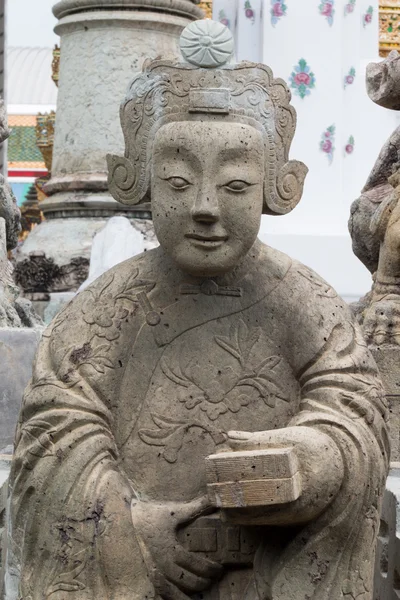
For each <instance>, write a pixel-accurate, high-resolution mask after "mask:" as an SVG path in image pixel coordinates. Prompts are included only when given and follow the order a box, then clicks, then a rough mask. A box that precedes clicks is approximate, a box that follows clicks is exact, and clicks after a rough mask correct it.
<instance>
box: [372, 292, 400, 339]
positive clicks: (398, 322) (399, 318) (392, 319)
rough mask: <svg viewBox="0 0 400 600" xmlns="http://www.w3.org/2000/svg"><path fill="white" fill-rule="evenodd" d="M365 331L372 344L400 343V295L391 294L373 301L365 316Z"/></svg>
mask: <svg viewBox="0 0 400 600" xmlns="http://www.w3.org/2000/svg"><path fill="white" fill-rule="evenodd" d="M399 292H400V286H399ZM363 331H364V336H365V338H366V341H367V342H368V343H370V344H371V343H372V344H377V345H381V344H396V345H400V295H399V296H397V295H396V294H389V295H387V296H385V297H384V298H382V299H381V300H377V301H375V302H372V304H371V305H370V306H369V308H368V309H367V311H366V313H365V316H364V322H363Z"/></svg>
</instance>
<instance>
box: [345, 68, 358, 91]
mask: <svg viewBox="0 0 400 600" xmlns="http://www.w3.org/2000/svg"><path fill="white" fill-rule="evenodd" d="M355 78H356V70H355V68H354V67H351V69H350V70H349V72H348V73H347V75H345V77H344V87H345V88H347V86H348V85H353V83H354V79H355Z"/></svg>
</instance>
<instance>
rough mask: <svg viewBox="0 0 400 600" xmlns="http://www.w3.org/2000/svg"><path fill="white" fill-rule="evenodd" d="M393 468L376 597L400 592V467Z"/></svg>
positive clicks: (393, 597)
mask: <svg viewBox="0 0 400 600" xmlns="http://www.w3.org/2000/svg"><path fill="white" fill-rule="evenodd" d="M396 465H397V466H396V467H395V468H393V469H391V470H390V474H389V477H388V480H387V487H386V491H385V496H384V501H383V506H382V513H381V520H380V526H379V534H378V544H377V551H376V562H375V581H374V596H373V597H374V600H398V598H399V594H400V469H399V466H400V465H399V463H396Z"/></svg>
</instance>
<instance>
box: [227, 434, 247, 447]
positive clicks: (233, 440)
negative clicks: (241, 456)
mask: <svg viewBox="0 0 400 600" xmlns="http://www.w3.org/2000/svg"><path fill="white" fill-rule="evenodd" d="M252 435H253V434H252V433H249V432H247V431H228V439H227V443H228V444H229V446H230V447H231V448H232V450H246V449H247V448H249V447H250V446H251V445H252V444H251V439H252Z"/></svg>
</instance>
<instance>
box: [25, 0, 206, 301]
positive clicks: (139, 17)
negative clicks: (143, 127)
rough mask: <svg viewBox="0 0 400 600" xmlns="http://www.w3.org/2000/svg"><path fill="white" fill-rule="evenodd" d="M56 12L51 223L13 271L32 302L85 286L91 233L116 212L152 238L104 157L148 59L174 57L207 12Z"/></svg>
mask: <svg viewBox="0 0 400 600" xmlns="http://www.w3.org/2000/svg"><path fill="white" fill-rule="evenodd" d="M53 12H54V14H55V16H56V17H57V18H58V19H59V21H58V24H57V26H56V28H55V31H56V33H58V34H59V35H60V37H61V60H60V74H59V95H58V102H57V116H56V124H55V139H54V151H53V164H52V176H51V179H50V181H49V182H48V184H47V185H46V187H45V191H46V193H47V194H49V197H48V198H47V199H46V200H45V201H44V202H43V203H41V209H42V211H43V213H44V216H45V218H46V221H45V222H43V223H42V224H41V225H39V226H38V227H36V228H35V229H34V230H33V231H32V233H31V234H30V235H29V236H28V238H27V240H26V241H25V243H24V245H23V247H22V250H21V252H20V253H19V256H18V264H17V267H16V278H17V281H18V283H19V285H21V286H22V287H23V289H24V292H25V294H26V295H28V296H29V295H30V297H31V298H32V299H46V296H43V294H45V295H46V294H47V295H48V294H49V293H51V292H66V291H75V290H76V289H77V288H78V287H79V285H80V284H81V283H82V282H83V281H84V280H85V279H86V278H87V275H88V266H89V258H90V248H91V241H92V238H93V236H94V235H95V234H96V233H97V231H99V230H100V229H101V228H102V227H103V226H104V224H105V221H106V220H107V219H108V218H109V217H111V216H114V215H116V214H122V215H125V216H128V217H129V218H130V219H131V220H132V224H133V225H134V226H137V228H138V229H139V230H141V231H143V232H144V233H143V235H144V237H145V243H146V242H147V241H148V238H149V237H150V238H151V237H152V235H151V228H149V223H148V220H149V219H150V218H151V214H150V212H149V206H141V207H140V208H138V207H133V208H132V209H131V208H130V207H126V206H122V205H121V204H119V203H117V202H116V201H115V200H114V199H113V198H112V197H111V196H110V194H109V193H108V190H107V165H106V158H105V157H106V154H107V153H114V154H120V153H123V148H124V144H123V136H122V131H121V126H120V122H119V105H120V103H121V101H122V100H123V98H124V96H125V93H126V90H127V87H128V85H129V83H130V81H131V80H132V78H133V76H134V75H135V73H136V72H138V71H140V70H141V67H142V64H143V62H144V60H145V59H146V58H156V57H157V56H162V57H165V58H173V57H176V56H177V54H178V40H179V36H180V33H181V31H182V30H183V28H184V27H185V26H186V25H187V24H188V23H189V22H190V21H191V20H195V19H198V18H202V16H203V12H202V10H201V9H200V8H198V7H197V6H195V3H194V0H62V1H61V2H58V4H56V5H55V6H54V9H53ZM139 219H142V221H141V222H139ZM143 220H144V221H143ZM146 220H147V222H146ZM149 229H150V233H149ZM151 241H152V240H151ZM44 271H45V272H44ZM39 272H40V273H42V275H43V277H39V278H38V273H39ZM44 280H45V281H44ZM38 284H39V285H38ZM38 293H39V294H41V295H39V296H37V294H38Z"/></svg>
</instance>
